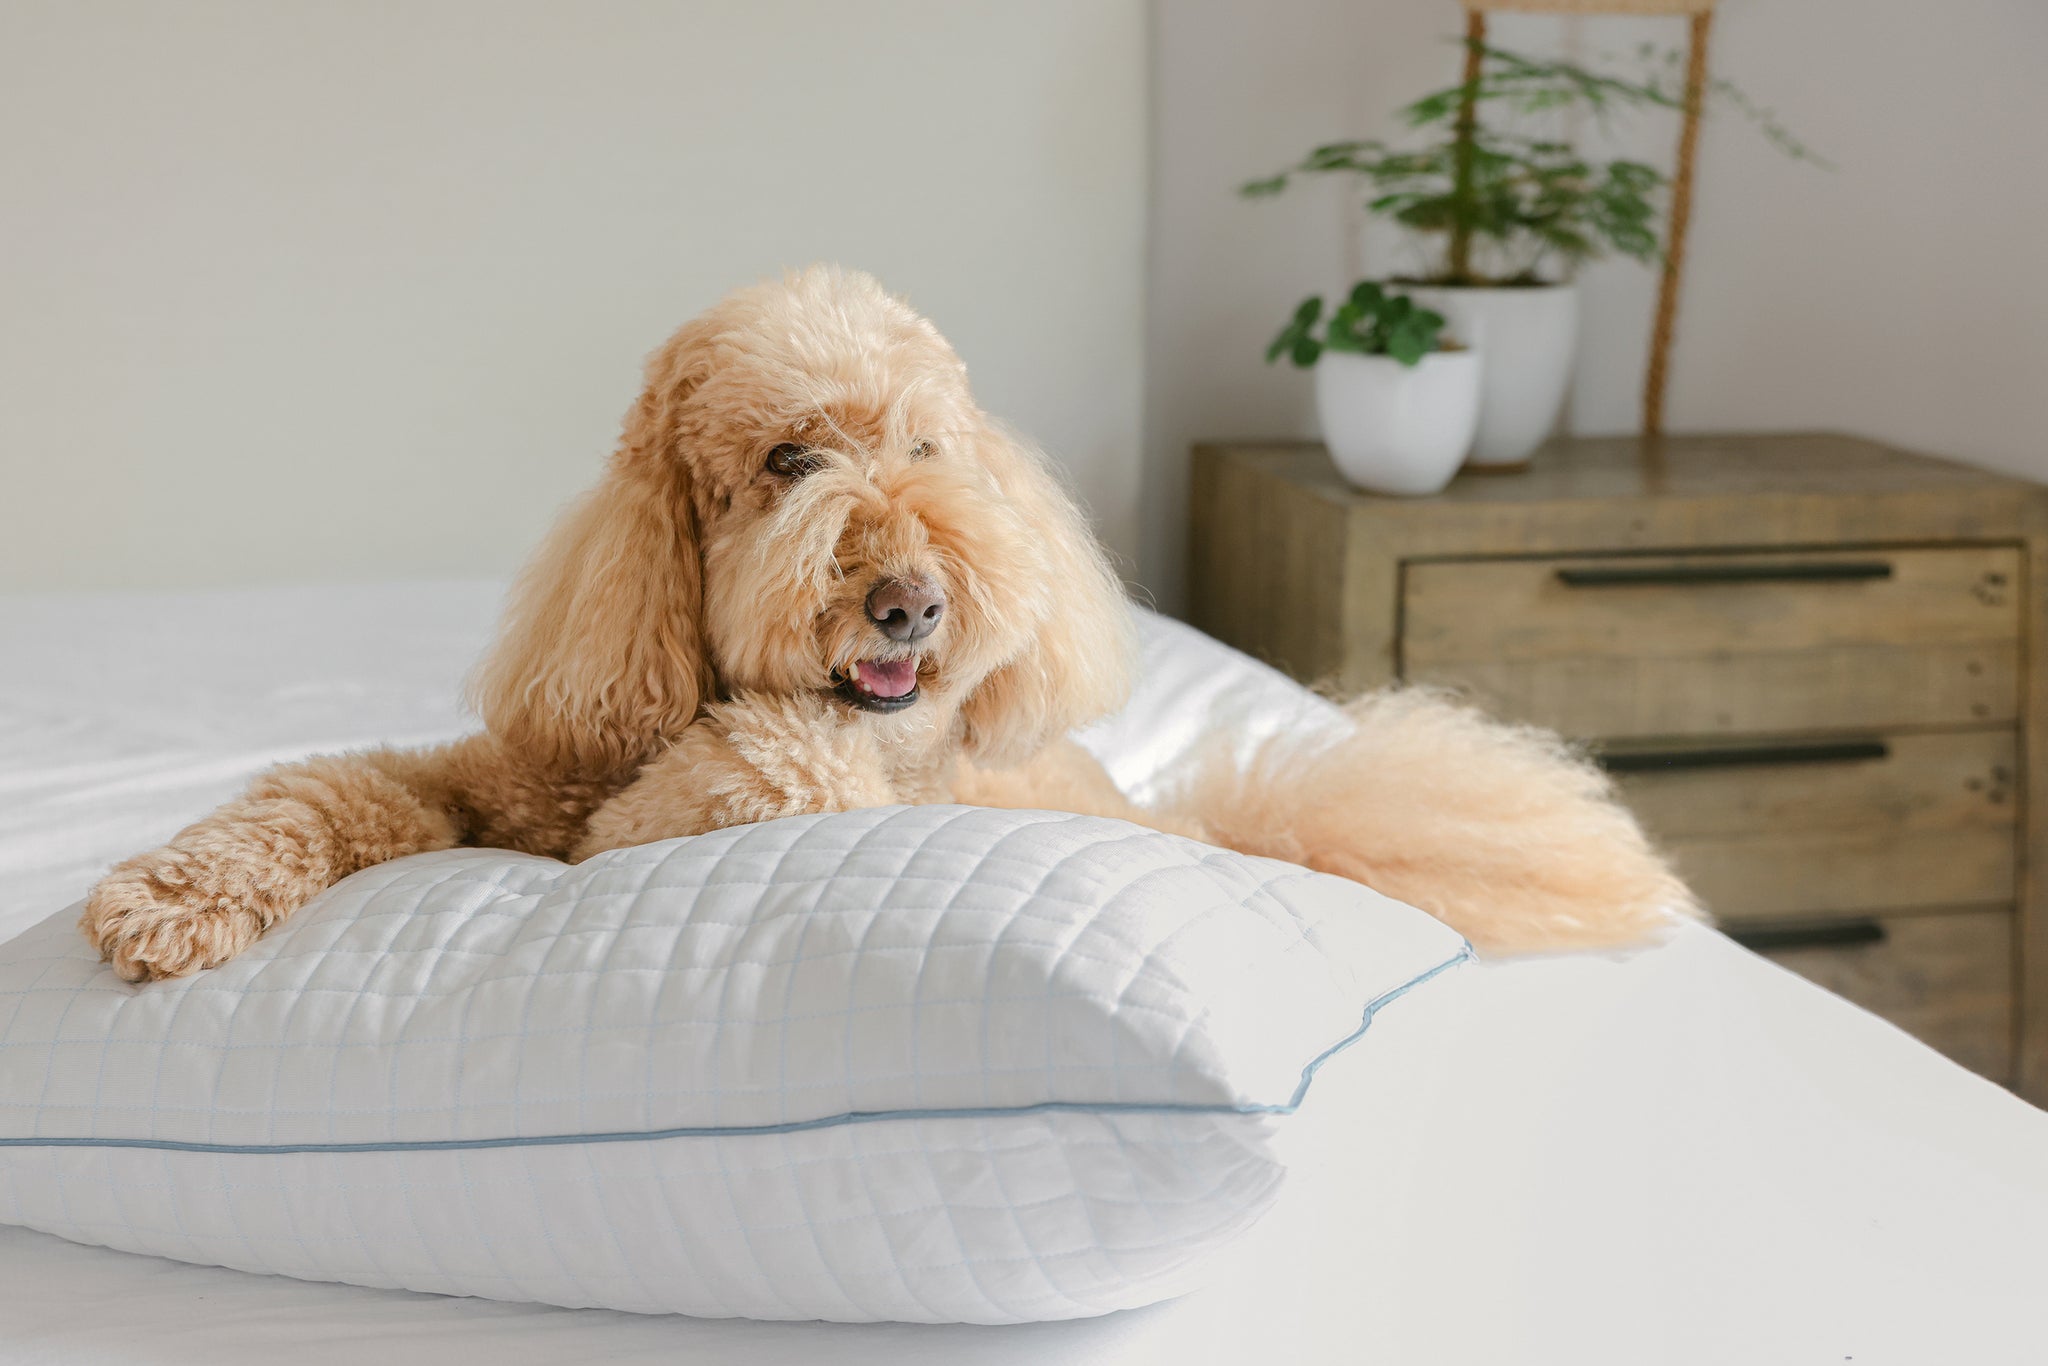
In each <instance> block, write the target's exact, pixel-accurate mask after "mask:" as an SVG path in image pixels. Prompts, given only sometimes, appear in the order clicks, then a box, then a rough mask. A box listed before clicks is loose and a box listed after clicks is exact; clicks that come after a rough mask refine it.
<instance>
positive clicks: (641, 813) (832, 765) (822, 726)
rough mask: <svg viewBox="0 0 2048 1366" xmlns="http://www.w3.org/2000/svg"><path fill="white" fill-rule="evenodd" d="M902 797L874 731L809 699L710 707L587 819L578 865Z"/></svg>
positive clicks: (750, 701)
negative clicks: (683, 838)
mask: <svg viewBox="0 0 2048 1366" xmlns="http://www.w3.org/2000/svg"><path fill="white" fill-rule="evenodd" d="M904 800H906V798H905V796H904V795H903V794H902V793H900V792H899V790H898V789H897V787H896V785H895V783H894V782H893V781H892V779H891V777H890V770H889V766H888V764H887V763H886V762H885V760H884V758H883V754H882V749H881V746H880V745H879V744H877V743H876V740H875V737H874V736H873V735H872V734H870V733H869V731H868V728H867V727H865V726H863V725H859V724H849V723H848V722H847V721H846V719H845V717H844V716H843V715H839V714H835V713H834V711H832V710H831V704H830V703H827V702H823V701H815V700H812V699H808V698H754V699H741V700H739V701H735V702H728V703H724V704H722V705H720V706H716V707H712V708H711V709H710V710H709V711H708V712H707V713H706V715H705V717H704V719H703V720H700V721H698V722H697V723H696V724H695V725H693V726H691V727H690V728H689V729H688V730H686V731H684V732H683V735H682V738H681V739H679V740H677V741H676V743H675V744H674V746H672V747H671V748H670V749H669V751H668V752H667V753H666V754H663V755H661V756H660V757H658V758H656V759H654V760H652V761H651V762H649V763H648V764H647V765H646V767H644V768H642V769H641V770H640V774H639V776H638V777H637V778H635V779H634V780H633V783H632V785H631V786H630V787H627V788H626V789H625V790H624V791H622V792H620V793H619V794H618V795H617V796H616V797H613V798H612V799H611V800H610V801H608V802H606V803H605V804H604V805H603V806H602V807H600V808H598V810H597V812H596V813H595V814H594V815H593V816H591V818H590V828H589V830H588V831H587V832H586V833H585V835H584V837H583V840H582V842H581V843H580V844H578V845H577V846H576V849H575V853H574V858H575V859H576V860H578V861H581V860H583V859H587V858H589V857H590V856H591V855H593V854H601V853H603V852H604V851H605V850H607V849H622V848H625V847H626V846H628V845H633V844H650V843H652V842H653V841H655V840H664V839H674V838H676V837H677V836H679V835H700V834H702V833H704V832H705V831H707V830H722V829H724V828H725V827H726V826H729V825H748V824H751V823H753V822H755V821H769V820H777V819H779V818H781V817H783V816H803V815H810V814H814V813H816V812H820V811H851V810H854V809H856V808H859V807H866V806H888V805H890V804H892V803H894V802H899V801H904Z"/></svg>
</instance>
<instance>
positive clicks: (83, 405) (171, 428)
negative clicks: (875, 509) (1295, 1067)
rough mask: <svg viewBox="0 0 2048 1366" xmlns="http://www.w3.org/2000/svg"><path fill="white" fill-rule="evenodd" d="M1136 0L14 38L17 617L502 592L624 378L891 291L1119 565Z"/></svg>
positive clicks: (342, 6) (7, 299) (2, 31)
mask: <svg viewBox="0 0 2048 1366" xmlns="http://www.w3.org/2000/svg"><path fill="white" fill-rule="evenodd" d="M1144 41H1145V32H1144V19H1143V12H1142V10H1141V8H1140V0H1114V2H1113V3H1104V2H1103V0H1034V3H1033V4H1030V5H957V4H951V3H945V2H944V0H924V2H923V3H917V2H915V0H862V3H860V4H854V5H848V4H839V3H833V2H831V0H814V2H813V3H752V4H746V5H738V4H724V3H710V2H709V0H707V2H706V3H684V2H682V0H649V2H648V3H639V4H634V3H624V2H623V0H600V2H599V3H590V4H555V3H544V2H542V0H422V2H421V3H396V2H394V3H382V4H380V3H371V2H370V0H347V2H346V3H344V2H343V0H327V2H325V3H305V2H304V0H235V2H233V3H221V2H219V0H186V2H185V3H180V4H176V5H170V4H156V3H150V2H149V0H9V2H8V3H7V4H6V5H4V6H0V587H6V586H39V585H63V586H85V585H103V584H124V585H139V584H164V585H182V584H195V583H216V582H256V581H269V580H280V579H348V578H396V577H405V576H412V575H421V574H447V573H456V574H468V573H480V572H482V573H491V572H499V571H503V570H506V569H508V568H510V567H511V566H512V565H514V564H515V563H516V562H517V561H518V559H519V558H520V556H521V554H522V553H523V551H524V550H525V549H526V548H527V547H528V546H529V545H530V544H531V543H532V542H533V540H534V539H535V537H536V536H537V535H538V533H539V532H540V530H541V528H542V526H543V525H544V524H545V523H546V521H547V520H548V518H549V516H550V514H551V513H552V511H553V510H554V509H555V508H556V507H557V506H558V505H559V504H560V503H561V501H562V500H563V499H564V498H566V497H567V496H569V495H570V494H571V493H573V492H574V491H575V490H576V489H578V488H579V487H581V486H582V485H583V484H584V483H586V482H587V481H588V480H589V479H590V477H591V476H592V474H593V472H594V471H595V469H596V468H597V465H598V462H599V461H600V460H601V458H602V457H603V455H604V454H605V452H606V451H607V450H608V449H609V445H610V442H611V439H612V437H613V435H614V433H615V432H616V430H617V422H618V417H619V415H620V414H621V413H622V412H623V411H624V410H625V407H626V404H627V402H628V401H629V399H630V398H631V396H632V390H633V387H634V384H635V381H636V378H637V373H638V365H639V360H640V357H641V356H642V355H643V354H644V353H645V352H646V351H648V350H649V349H651V348H652V347H653V346H654V345H655V344H656V343H657V342H658V341H660V339H661V338H662V337H663V336H664V335H665V334H666V333H667V332H668V331H669V330H670V329H671V328H672V327H673V326H675V324H677V323H678V322H680V321H681V320H682V319H683V318H684V317H686V316H688V315H689V314H691V313H692V312H694V311H696V310H697V309H698V308H699V307H701V306H702V305H704V304H705V303H707V302H709V301H710V300H711V299H712V298H713V297H714V296H716V295H717V294H718V293H720V292H721V291H722V290H724V289H725V288H727V287H729V286H731V285H734V284H737V283H741V282H745V281H747V280H750V279H753V278H757V277H759V276H761V275H763V274H767V273H772V272H775V271H777V270H779V269H781V268H783V267H785V266H790V265H801V264H803V263H805V262H808V261H811V260H814V259H837V260H840V261H844V262H846V263H848V264H852V265H858V266H862V267H865V268H867V269H870V270H873V271H875V272H876V273H877V274H879V275H880V276H882V278H883V279H884V280H885V281H886V282H888V283H889V284H890V285H891V286H892V287H894V288H896V289H898V290H900V291H902V292H903V293H905V294H907V295H908V296H909V297H910V299H911V301H912V302H913V303H914V304H916V305H917V306H918V307H920V308H922V309H924V310H926V311H927V312H928V313H930V314H931V315H932V317H933V318H934V319H936V320H937V322H938V323H939V325H940V326H941V327H942V328H943V329H944V330H945V331H946V332H947V333H948V334H949V335H950V336H951V337H952V338H953V340H954V342H955V344H956V345H957V346H958V347H959V349H960V350H961V352H962V353H963V354H964V355H965V356H966V358H967V360H968V363H969V365H970V367H971V368H972V370H973V372H974V375H975V378H976V383H977V387H978V388H979V390H980V393H981V396H982V399H983V401H984V402H985V403H986V404H987V405H988V406H990V407H991V408H993V409H994V410H995V411H997V412H999V413H1001V414H1003V415H1005V416H1007V417H1008V418H1010V419H1011V420H1012V421H1013V422H1015V423H1016V424H1018V425H1019V426H1021V427H1023V428H1024V429H1025V430H1026V431H1028V432H1030V433H1032V434H1033V435H1034V436H1036V437H1037V438H1038V439H1040V440H1041V441H1042V442H1043V443H1045V444H1046V445H1047V446H1048V447H1050V448H1051V449H1052V450H1053V451H1054V452H1055V453H1056V454H1057V455H1058V456H1059V457H1060V458H1061V459H1062V460H1063V461H1065V463H1066V464H1067V466H1068V467H1069V469H1070V470H1071V471H1072V473H1073V475H1074V478H1075V481H1076V482H1077V483H1078V485H1079V487H1080V489H1081V491H1082V493H1083V494H1084V496H1085V497H1086V499H1087V500H1088V502H1089V503H1090V504H1091V506H1092V507H1093V509H1094V510H1095V512H1096V514H1097V515H1098V518H1099V520H1100V521H1101V524H1102V526H1103V528H1104V531H1105V534H1106V535H1107V536H1108V537H1109V539H1110V540H1111V542H1112V543H1113V544H1115V545H1116V546H1118V547H1119V548H1120V549H1122V550H1123V551H1125V552H1126V553H1128V552H1130V551H1132V550H1133V549H1134V548H1135V536H1136V531H1135V528H1136V524H1137V515H1138V464H1137V461H1136V459H1135V458H1134V454H1133V453H1134V452H1135V450H1136V448H1137V446H1138V442H1139V423H1140V401H1141V396H1140V383H1141V378H1140V377H1141V346H1142V315H1141V290H1142V276H1143V271H1142V259H1143V250H1144V243H1143V231H1144V227H1143V224H1144V192H1145V172H1144V157H1145V93H1144V92H1145V85H1144V72H1145V52H1144Z"/></svg>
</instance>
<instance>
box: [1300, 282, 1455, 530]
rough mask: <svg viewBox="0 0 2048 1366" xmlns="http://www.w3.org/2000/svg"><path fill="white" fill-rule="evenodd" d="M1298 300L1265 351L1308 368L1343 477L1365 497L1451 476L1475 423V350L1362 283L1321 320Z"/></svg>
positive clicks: (1424, 312) (1396, 297)
mask: <svg viewBox="0 0 2048 1366" xmlns="http://www.w3.org/2000/svg"><path fill="white" fill-rule="evenodd" d="M1322 318H1323V299H1322V296H1321V295H1319V294H1317V295H1311V296H1309V297H1308V298H1306V299H1303V300H1302V301H1301V304H1300V305H1299V306H1298V307H1297V308H1296V309H1295V310H1294V316H1293V317H1291V318H1289V319H1288V320H1287V326H1285V327H1283V328H1282V329H1281V330H1280V335H1279V336H1277V337H1275V338H1274V339H1273V344H1272V345H1271V346H1269V347H1267V348H1266V362H1267V364H1269V365H1270V364H1271V363H1272V362H1274V361H1276V360H1278V359H1280V357H1281V356H1283V355H1284V356H1287V357H1288V358H1289V359H1291V360H1292V361H1293V362H1294V363H1295V364H1296V365H1298V366H1301V367H1302V368H1304V369H1311V368H1312V369H1313V370H1314V371H1315V385H1316V415H1317V417H1318V419H1319V420H1320V421H1321V423H1322V427H1323V441H1324V443H1325V444H1327V445H1328V446H1329V448H1330V455H1331V457H1332V458H1333V459H1334V460H1335V461H1336V462H1337V468H1338V470H1339V471H1341V472H1342V473H1343V475H1344V477H1345V478H1346V479H1348V480H1350V481H1351V482H1352V483H1353V484H1356V485H1357V486H1358V487H1360V488H1362V489H1368V490H1370V491H1372V492H1374V493H1398V494H1428V493H1435V492H1437V491H1438V490H1439V489H1441V488H1443V486H1444V485H1446V484H1448V483H1450V482H1451V476H1452V475H1454V474H1456V473H1457V472H1458V466H1459V465H1461V464H1463V463H1464V461H1465V456H1466V453H1467V452H1468V451H1470V450H1471V448H1472V435H1473V432H1474V431H1475V430H1476V428H1477V426H1478V422H1479V383H1480V374H1481V368H1480V363H1479V354H1478V353H1477V352H1476V351H1473V350H1471V349H1469V348H1466V347H1461V346H1459V345H1458V344H1457V343H1456V342H1454V341H1451V340H1450V339H1448V338H1446V337H1445V336H1444V335H1443V327H1444V319H1443V315H1442V314H1440V313H1437V312H1434V311H1432V310H1430V309H1427V308H1422V307H1419V306H1418V305H1417V304H1416V303H1415V301H1414V300H1413V299H1411V298H1409V297H1408V296H1406V295H1402V294H1389V293H1387V292H1386V291H1385V290H1383V289H1382V288H1380V286H1379V285H1377V284H1374V283H1373V282H1372V281H1370V280H1367V281H1363V282H1361V283H1360V284H1358V285H1357V286H1355V287H1354V288H1353V289H1352V291H1351V294H1350V296H1349V297H1348V298H1346V299H1345V300H1344V302H1343V303H1341V304H1339V305H1338V306H1337V309H1336V311H1335V312H1333V313H1332V314H1330V317H1329V320H1328V321H1327V322H1326V323H1323V334H1322V336H1320V337H1318V336H1317V335H1316V325H1317V324H1318V323H1319V322H1322Z"/></svg>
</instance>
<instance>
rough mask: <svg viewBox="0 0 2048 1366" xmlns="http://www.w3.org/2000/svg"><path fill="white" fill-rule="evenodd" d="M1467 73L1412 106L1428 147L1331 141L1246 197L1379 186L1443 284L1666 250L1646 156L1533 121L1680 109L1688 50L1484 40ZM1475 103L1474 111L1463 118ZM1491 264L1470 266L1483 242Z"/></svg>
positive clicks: (1376, 191) (1747, 104) (1798, 151)
mask: <svg viewBox="0 0 2048 1366" xmlns="http://www.w3.org/2000/svg"><path fill="white" fill-rule="evenodd" d="M1468 51H1469V52H1471V53H1473V54H1476V56H1477V58H1478V60H1477V61H1476V62H1473V63H1471V64H1470V66H1469V67H1468V69H1469V70H1471V71H1472V72H1473V74H1472V75H1471V77H1470V78H1469V79H1467V80H1464V81H1461V82H1459V83H1458V84H1456V85H1452V86H1447V87H1445V88H1444V89H1441V90H1435V91H1431V92H1430V93H1429V94H1427V95H1424V96H1423V97H1422V98H1420V99H1418V100H1416V101H1414V102H1413V103H1411V104H1409V105H1408V106H1406V107H1405V108H1404V109H1402V110H1401V118H1402V121H1403V122H1404V123H1405V124H1407V126H1408V127H1410V128H1412V129H1416V130H1418V131H1420V132H1422V133H1423V134H1424V135H1425V137H1424V140H1423V141H1422V142H1421V144H1420V145H1418V146H1412V147H1394V146H1390V145H1388V144H1387V143H1385V142H1382V141H1379V140H1376V139H1361V140H1353V141H1345V142H1332V143H1326V144H1324V145H1323V146H1321V147H1317V148H1315V149H1314V150H1312V151H1311V152H1310V153H1309V154H1308V155H1307V156H1306V157H1304V158H1303V159H1302V160H1301V161H1300V162H1298V163H1296V164H1295V165H1293V166H1290V167H1288V168H1287V169H1285V170H1283V171H1280V172H1279V173H1277V174H1275V175H1271V176H1267V177H1264V178H1262V179H1259V180H1253V181H1250V182H1248V183H1246V184H1245V185H1243V186H1242V187H1240V193H1242V194H1244V195H1246V196H1251V197H1258V196H1267V195H1275V194H1278V193H1280V192H1281V191H1282V190H1284V189H1285V188H1286V187H1287V185H1288V183H1289V181H1290V180H1291V179H1292V178H1293V177H1295V176H1297V175H1322V174H1332V173H1336V174H1347V175H1356V176H1360V177H1362V178H1363V179H1365V180H1366V182H1367V183H1368V185H1369V186H1370V198H1368V200H1367V201H1366V208H1367V209H1368V210H1369V211H1371V212H1373V213H1376V214H1383V215H1386V216H1388V217H1390V218H1392V219H1393V220H1394V221H1395V222H1397V223H1399V224H1401V225H1402V226H1403V227H1406V228H1409V229H1411V230H1412V231H1414V232H1415V233H1417V234H1418V235H1420V236H1421V237H1422V238H1423V239H1424V240H1425V241H1426V242H1428V243H1430V244H1431V245H1432V247H1433V248H1435V249H1436V250H1438V251H1440V255H1438V256H1437V257H1436V259H1435V260H1434V262H1433V264H1432V265H1431V266H1430V268H1429V269H1428V270H1427V271H1426V272H1425V273H1424V277H1423V278H1425V279H1426V280H1428V281H1429V282H1431V283H1440V284H1457V285H1465V284H1533V283H1538V282H1540V281H1541V280H1543V279H1544V278H1546V276H1547V275H1549V274H1554V273H1559V272H1568V271H1570V270H1571V269H1572V268H1574V267H1576V266H1577V265H1579V264H1580V263H1582V262H1585V261H1589V260H1596V259H1599V258H1601V257H1603V256H1608V255H1621V256H1627V257H1632V258H1634V259H1636V260H1641V261H1649V260H1654V259H1656V257H1657V255H1658V252H1659V244H1660V232H1659V229H1660V214H1661V209H1662V200H1663V195H1664V191H1665V188H1666V185H1667V180H1666V177H1665V175H1664V173H1663V172H1662V171H1660V170H1659V169H1657V168H1656V167H1654V166H1651V165H1649V164H1647V163H1645V162H1641V161H1633V160H1629V159H1626V158H1617V159H1615V160H1611V161H1596V160H1593V159H1590V158H1588V157H1585V156H1583V155H1581V154H1580V153H1579V152H1578V150H1577V149H1576V148H1575V147H1574V146H1573V145H1572V144H1571V143H1569V142H1566V141H1562V140H1559V139H1557V138H1555V137H1545V136H1541V135H1537V134H1533V133H1530V132H1526V131H1523V129H1524V128H1525V127H1526V126H1527V125H1528V124H1530V123H1532V122H1537V121H1541V120H1542V119H1543V118H1544V117H1545V116H1553V115H1557V114H1560V113H1562V112H1564V111H1568V110H1575V111H1578V112H1580V113H1582V114H1583V115H1585V116H1587V117H1589V118H1590V119H1592V120H1593V121H1595V122H1604V121H1607V120H1609V119H1612V118H1614V117H1616V116H1617V115H1620V114H1623V113H1626V112H1630V111H1636V110H1645V109H1648V110H1660V111H1661V110H1668V111H1672V112H1682V111H1683V109H1684V107H1685V92H1684V86H1683V81H1682V73H1681V72H1680V71H1679V69H1678V63H1679V60H1680V55H1679V54H1678V53H1676V52H1669V53H1664V52H1660V51H1659V50H1658V49H1655V48H1653V47H1647V46H1646V47H1644V48H1642V49H1639V51H1638V57H1639V58H1640V59H1641V60H1642V62H1643V65H1644V66H1645V67H1646V71H1645V74H1644V75H1642V76H1641V77H1638V78H1635V79H1630V78H1626V77H1621V76H1615V75H1610V74H1606V73H1602V72H1598V71H1593V70H1590V69H1588V68H1586V67H1584V66H1581V65H1578V64H1577V63H1573V62H1568V61H1561V60H1549V59H1541V58H1533V57H1526V56H1523V55H1521V54H1519V53H1515V52H1509V51H1507V50H1505V49H1503V48H1498V47H1493V46H1490V45H1488V44H1485V43H1482V42H1472V43H1470V44H1468ZM1713 93H1714V95H1715V96H1716V97H1717V98H1719V99H1721V100H1722V101H1724V102H1726V103H1728V104H1730V105H1732V106H1733V107H1734V108H1736V109H1738V110H1739V111H1740V112H1742V113H1743V114H1744V115H1746V116H1747V117H1748V118H1749V119H1750V120H1751V121H1752V122H1754V123H1755V124H1756V125H1757V126H1758V127H1759V128H1760V129H1761V130H1762V131H1763V133H1764V135H1765V136H1766V137H1767V138H1769V139H1770V140H1771V141H1772V142H1773V143H1774V144H1776V145H1777V146H1778V147H1779V148H1780V149H1781V150H1783V151H1784V152H1786V153H1787V154H1788V155H1791V156H1794V157H1796V158H1800V159H1803V160H1810V161H1818V160H1819V158H1817V157H1815V156H1814V155H1813V154H1812V153H1811V152H1810V151H1809V150H1808V149H1807V148H1806V147H1805V146H1803V145H1802V144H1801V143H1799V142H1798V141H1797V140H1796V139H1795V138H1793V137H1792V135H1791V134H1790V133H1788V132H1786V130H1785V129H1784V128H1783V127H1782V126H1781V125H1780V124H1779V123H1778V122H1777V120H1776V119H1775V117H1773V116H1772V115H1771V113H1770V112H1769V111H1768V110H1765V109H1761V108H1759V107H1758V106H1757V105H1756V104H1755V103H1754V102H1752V101H1750V100H1749V99H1748V98H1747V97H1746V96H1744V95H1743V94H1742V93H1741V92H1740V91H1739V90H1737V89H1736V88H1735V87H1733V86H1732V85H1729V84H1728V83H1726V82H1715V83H1714V86H1713ZM1465 111H1471V115H1472V116H1471V117H1461V114H1462V113H1464V112H1465ZM1475 244H1476V245H1478V246H1481V247H1483V248H1485V256H1486V258H1487V260H1488V261H1489V262H1491V265H1490V267H1489V268H1487V269H1483V270H1482V269H1480V268H1478V267H1475V266H1474V265H1473V264H1472V260H1473V256H1474V253H1473V251H1472V248H1473V246H1474V245H1475Z"/></svg>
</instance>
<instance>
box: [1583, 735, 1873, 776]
mask: <svg viewBox="0 0 2048 1366" xmlns="http://www.w3.org/2000/svg"><path fill="white" fill-rule="evenodd" d="M1891 752H1892V747H1891V746H1890V745H1888V744H1886V743H1885V742H1884V741H1882V740H1832V741H1815V742H1813V743H1810V744H1786V745H1739V746H1738V745H1722V746H1718V747H1714V748H1704V747H1702V748H1696V749H1632V750H1621V751H1618V752H1616V753H1613V754H1600V755H1596V756H1595V758H1596V759H1598V761H1599V763H1600V766H1601V767H1602V768H1604V769H1606V770H1607V771H1608V772H1609V773H1654V772H1658V771H1661V770H1664V769H1673V768H1756V767H1762V766H1764V765H1767V764H1845V763H1858V762H1862V761H1865V760H1870V759H1888V758H1890V757H1891Z"/></svg>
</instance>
